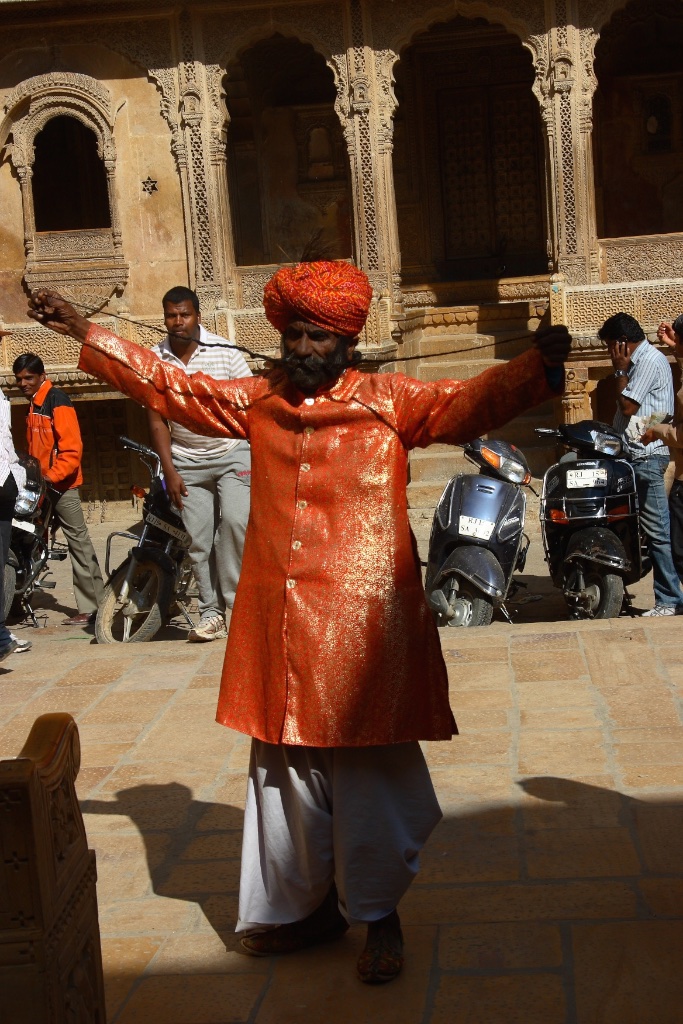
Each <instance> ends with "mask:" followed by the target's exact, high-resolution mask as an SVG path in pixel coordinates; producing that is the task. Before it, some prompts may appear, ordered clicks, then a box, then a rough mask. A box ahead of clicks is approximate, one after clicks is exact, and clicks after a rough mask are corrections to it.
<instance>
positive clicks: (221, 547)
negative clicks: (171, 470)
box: [173, 441, 251, 618]
mask: <svg viewBox="0 0 683 1024" xmlns="http://www.w3.org/2000/svg"><path fill="white" fill-rule="evenodd" d="M173 465H174V466H175V468H176V469H177V470H178V472H179V473H180V475H181V477H182V478H183V480H184V482H185V486H186V487H187V497H185V498H183V522H184V524H185V526H186V528H187V532H188V533H189V534H190V536H191V537H192V544H191V545H190V558H191V559H192V564H193V566H194V574H195V577H196V579H197V587H198V589H199V613H200V615H201V617H202V618H208V617H209V616H211V615H222V614H223V612H224V611H225V609H226V608H232V606H233V604H234V602H235V589H236V587H237V581H238V580H239V578H240V569H241V567H242V549H243V548H244V535H245V533H246V530H247V520H248V519H249V498H250V494H251V450H250V448H249V445H248V444H247V442H246V441H240V442H239V444H236V445H235V447H234V448H231V449H230V451H229V452H226V454H225V455H222V456H220V457H219V458H215V457H214V458H212V459H211V460H208V459H207V461H205V462H195V461H193V460H192V459H185V458H181V457H179V456H177V455H174V456H173Z"/></svg>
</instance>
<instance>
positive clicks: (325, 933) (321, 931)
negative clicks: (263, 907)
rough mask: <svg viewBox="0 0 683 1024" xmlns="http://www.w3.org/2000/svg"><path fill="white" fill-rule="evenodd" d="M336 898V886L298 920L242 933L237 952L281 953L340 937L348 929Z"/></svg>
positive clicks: (249, 953) (269, 954)
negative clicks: (262, 929) (265, 929)
mask: <svg viewBox="0 0 683 1024" xmlns="http://www.w3.org/2000/svg"><path fill="white" fill-rule="evenodd" d="M337 901H338V896H337V888H336V886H332V888H331V889H330V892H329V893H328V895H327V896H326V897H325V900H324V901H323V903H321V904H320V906H319V907H318V908H317V910H314V911H313V913H312V914H309V915H308V917H305V918H304V919H303V920H302V921H293V922H292V923H291V924H280V925H277V926H276V927H275V928H268V930H267V931H263V932H253V933H252V934H251V935H244V936H243V937H242V938H241V939H240V941H239V944H240V952H241V953H246V954H247V955H248V956H282V955H284V954H285V953H296V952H298V950H300V949H307V948H308V947H309V946H317V945H318V944H319V943H322V942H334V940H335V939H340V938H341V937H342V935H343V934H344V933H345V932H346V931H348V928H349V923H348V921H347V920H346V918H345V917H343V916H342V914H341V913H340V911H339V906H338V903H337Z"/></svg>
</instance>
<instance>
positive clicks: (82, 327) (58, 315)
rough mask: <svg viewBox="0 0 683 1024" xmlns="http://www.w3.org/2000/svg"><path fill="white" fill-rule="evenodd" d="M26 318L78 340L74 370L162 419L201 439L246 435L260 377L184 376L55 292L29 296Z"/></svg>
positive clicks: (242, 436) (40, 292) (258, 389)
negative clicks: (97, 322) (82, 313)
mask: <svg viewBox="0 0 683 1024" xmlns="http://www.w3.org/2000/svg"><path fill="white" fill-rule="evenodd" d="M29 316H31V317H32V318H33V319H34V320H37V321H38V323H40V324H43V326H44V327H48V328H50V330H53V331H57V333H58V334H68V335H70V336H71V337H72V338H75V339H76V341H80V342H81V344H82V345H83V348H82V349H81V357H80V361H79V364H78V365H79V369H81V370H85V371H86V373H90V374H92V375H93V376H94V377H98V378H99V379H100V380H105V381H107V383H108V384H111V385H112V387H115V388H116V389H117V390H118V391H122V392H123V393H124V394H125V395H128V396H129V397H130V398H132V399H134V400H135V401H136V402H139V403H140V404H141V405H144V406H146V407H147V408H148V409H154V410H155V411H156V412H158V413H159V414H160V415H161V416H163V417H164V419H167V420H174V421H175V422H176V423H180V424H182V426H184V427H187V429H188V430H192V431H194V433H196V434H204V435H205V436H207V437H236V438H240V439H243V438H246V437H248V416H247V412H248V409H249V406H250V405H251V403H252V401H253V397H254V395H255V394H256V393H258V392H259V391H261V390H262V389H263V381H262V380H261V379H260V378H258V377H245V378H240V379H239V380H226V381H219V380H214V379H213V378H212V377H207V376H206V375H205V374H203V373H197V374H194V375H193V376H191V377H188V375H187V374H186V373H184V372H183V370H181V369H180V368H179V367H175V366H171V365H169V364H168V363H165V362H164V361H163V360H161V359H158V358H157V356H155V355H154V354H153V353H151V352H149V351H148V350H147V349H145V348H142V347H141V346H140V345H135V344H134V343H133V342H130V341H125V340H124V339H123V338H119V337H118V336H117V335H116V334H112V333H111V332H110V331H107V330H105V329H104V328H103V327H100V326H99V325H98V324H93V323H91V322H90V321H89V320H86V319H85V317H82V316H81V315H80V314H79V313H77V312H76V310H75V309H74V308H73V306H71V305H70V304H69V303H68V302H66V301H65V299H63V298H62V297H61V296H60V295H58V294H57V292H48V291H39V292H34V293H33V295H32V296H31V301H30V309H29Z"/></svg>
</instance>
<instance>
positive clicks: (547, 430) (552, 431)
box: [534, 427, 562, 438]
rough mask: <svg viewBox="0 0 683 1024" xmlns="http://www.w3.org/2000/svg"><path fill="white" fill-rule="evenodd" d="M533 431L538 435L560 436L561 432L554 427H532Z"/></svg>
mask: <svg viewBox="0 0 683 1024" xmlns="http://www.w3.org/2000/svg"><path fill="white" fill-rule="evenodd" d="M534 432H535V433H536V434H538V436H539V437H558V438H559V437H562V434H561V432H560V431H559V430H557V429H556V428H555V427H534Z"/></svg>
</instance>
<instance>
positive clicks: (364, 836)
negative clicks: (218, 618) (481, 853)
mask: <svg viewBox="0 0 683 1024" xmlns="http://www.w3.org/2000/svg"><path fill="white" fill-rule="evenodd" d="M371 294H372V293H371V289H370V285H369V282H368V279H367V277H366V276H365V274H363V273H362V272H361V271H359V270H356V269H355V268H354V267H352V266H350V265H349V264H347V263H343V262H339V263H324V262H320V263H302V264H299V265H298V266H296V267H294V268H283V269H281V270H280V271H278V273H277V274H276V275H275V276H274V278H273V279H272V280H271V282H269V284H268V285H267V286H266V290H265V294H264V305H265V309H266V315H267V316H268V317H269V319H270V320H271V322H272V323H273V324H274V325H275V326H276V327H277V329H278V330H279V331H280V332H281V336H282V359H280V360H277V361H276V365H275V366H274V368H273V369H271V370H270V371H269V372H268V373H266V374H265V375H264V376H261V377H253V378H244V379H238V380H231V381H215V380H212V379H211V378H207V377H206V376H204V375H202V374H195V375H194V376H192V377H188V376H186V375H185V374H184V373H183V371H182V370H180V369H179V368H176V367H174V366H171V365H169V364H167V363H163V362H161V361H160V360H157V359H156V358H155V357H154V356H153V355H150V354H149V353H148V352H147V351H146V350H144V349H142V348H140V347H138V346H137V345H134V344H132V343H129V342H126V341H123V340H122V339H120V338H118V337H116V336H115V335H113V334H111V333H109V332H108V331H106V330H104V329H103V328H101V327H99V326H97V325H95V324H90V323H89V322H88V321H87V320H85V319H84V318H82V317H80V316H79V315H78V314H77V313H76V312H75V310H73V309H72V308H71V307H70V306H68V304H67V303H65V302H64V300H62V299H61V298H60V297H59V296H57V295H55V294H54V293H49V292H48V293H45V292H41V293H36V294H35V295H34V296H33V298H32V313H31V315H32V316H33V317H34V319H36V320H38V321H39V322H41V323H43V324H45V325H46V326H48V327H51V328H52V329H54V330H57V331H59V332H61V333H64V334H71V335H72V336H73V337H75V338H76V339H77V340H79V341H81V342H83V343H84V344H83V349H82V352H81V360H80V364H79V366H80V369H82V370H85V371H86V372H88V373H91V374H93V375H94V376H96V377H99V378H101V379H103V380H106V381H107V382H108V383H109V384H111V385H112V386H113V387H114V388H116V389H117V390H119V391H122V392H124V393H125V394H128V395H130V397H131V398H133V399H134V400H136V401H138V402H141V403H142V404H144V405H146V406H148V407H149V408H151V409H155V410H156V411H157V412H159V413H160V414H161V415H162V416H163V417H164V418H166V419H168V420H173V421H174V422H177V423H181V424H183V426H186V427H187V428H188V429H190V430H192V431H194V432H195V433H198V434H205V435H208V436H228V437H235V438H240V439H245V440H248V441H249V442H250V444H251V450H252V505H251V516H250V519H249V525H248V528H247V536H246V542H245V547H244V558H243V566H242V575H241V578H240V583H239V587H238V591H237V596H236V599H235V605H234V609H233V615H232V622H231V627H230V636H229V640H228V646H227V651H226V658H225V665H224V669H223V676H222V682H221V690H220V696H219V701H218V712H217V719H218V721H219V722H221V723H223V724H224V725H226V726H229V727H231V728H233V729H237V730H239V731H241V732H244V733H246V734H247V735H250V736H252V737H253V740H252V755H251V766H250V773H249V782H248V795H247V805H246V812H245V825H244V846H243V854H242V877H241V883H240V910H239V923H238V931H240V932H242V933H243V934H242V938H241V944H242V948H243V950H244V951H245V952H248V953H251V954H253V955H261V956H267V955H271V954H273V953H282V952H291V951H293V950H295V949H300V948H303V947H304V946H306V945H311V944H312V943H314V942H321V941H327V940H330V939H334V938H337V937H339V936H340V935H341V934H343V932H344V931H345V930H346V928H347V927H348V922H349V921H350V922H352V923H353V922H365V923H367V925H368V939H367V945H366V948H365V950H364V951H363V953H362V954H361V957H360V959H359V961H358V972H359V976H360V978H361V980H363V981H366V982H382V981H388V980H391V978H393V977H395V976H396V975H397V974H398V973H399V971H400V970H401V967H402V963H403V957H402V936H401V930H400V924H399V920H398V915H397V913H396V907H397V904H398V902H399V900H400V899H401V897H402V896H403V894H404V893H405V891H406V890H407V888H408V886H409V885H410V882H411V881H412V879H413V877H414V875H415V873H416V872H417V869H418V857H419V851H420V849H421V848H422V846H423V845H424V843H425V841H426V840H427V838H428V836H429V834H430V832H431V831H432V829H433V828H434V826H435V825H436V823H437V822H438V820H439V818H440V816H441V814H440V810H439V807H438V803H437V801H436V797H435V795H434V790H433V787H432V785H431V780H430V778H429V773H428V771H427V767H426V764H425V761H424V758H423V755H422V753H421V750H420V746H419V743H418V741H419V740H449V739H450V738H451V736H452V735H453V734H454V733H455V732H456V731H457V730H456V726H455V721H454V719H453V715H452V712H451V709H450V706H449V702H448V682H447V675H446V668H445V665H444V661H443V658H442V655H441V649H440V643H439V638H438V633H437V629H436V626H435V624H434V621H433V618H432V614H431V612H430V611H429V609H428V607H427V604H426V601H425V597H424V591H423V587H422V578H421V572H420V564H419V560H418V557H417V551H416V545H415V540H414V537H413V535H412V533H411V530H410V526H409V522H408V515H407V501H406V483H407V469H408V452H409V450H410V449H411V448H415V447H425V446H427V445H429V444H432V443H434V442H446V443H451V444H457V443H462V442H464V441H467V440H471V439H472V438H474V437H477V436H479V435H481V434H484V433H486V432H487V431H489V430H492V429H493V428H495V427H499V426H502V425H503V424H504V423H506V422H507V421H508V420H510V419H512V418H513V417H514V416H516V415H518V414H519V413H521V412H523V411H524V410H526V409H528V408H530V407H532V406H534V405H537V404H538V403H540V402H543V401H544V400H546V399H548V398H550V397H552V396H553V395H556V394H558V393H560V391H561V388H562V383H563V372H562V363H563V361H564V358H565V357H566V355H567V353H568V350H569V343H570V339H569V335H568V334H567V331H566V329H564V328H549V329H546V330H545V331H541V332H539V333H538V334H537V336H536V341H535V345H534V346H532V347H531V348H530V349H529V351H527V352H526V353H525V354H524V355H522V356H519V357H518V358H516V359H513V360H511V361H509V362H507V363H502V364H501V365H500V366H498V367H495V368H493V369H490V370H487V371H486V372H485V373H483V374H481V375H480V376H478V377H476V378H473V379H471V380H469V381H467V382H464V383H461V382H459V381H453V380H442V381H437V382H434V383H423V382H420V381H417V380H413V379H412V378H410V377H406V376H404V375H403V374H400V373H391V374H390V373H387V374H384V373H380V374H363V373H361V372H359V371H358V370H357V369H355V368H354V365H353V364H354V362H355V351H356V344H357V341H358V335H359V333H360V331H361V330H362V328H363V325H364V323H365V319H366V316H367V312H368V309H369V304H370V300H371ZM340 909H341V913H340ZM342 915H343V916H342Z"/></svg>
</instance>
